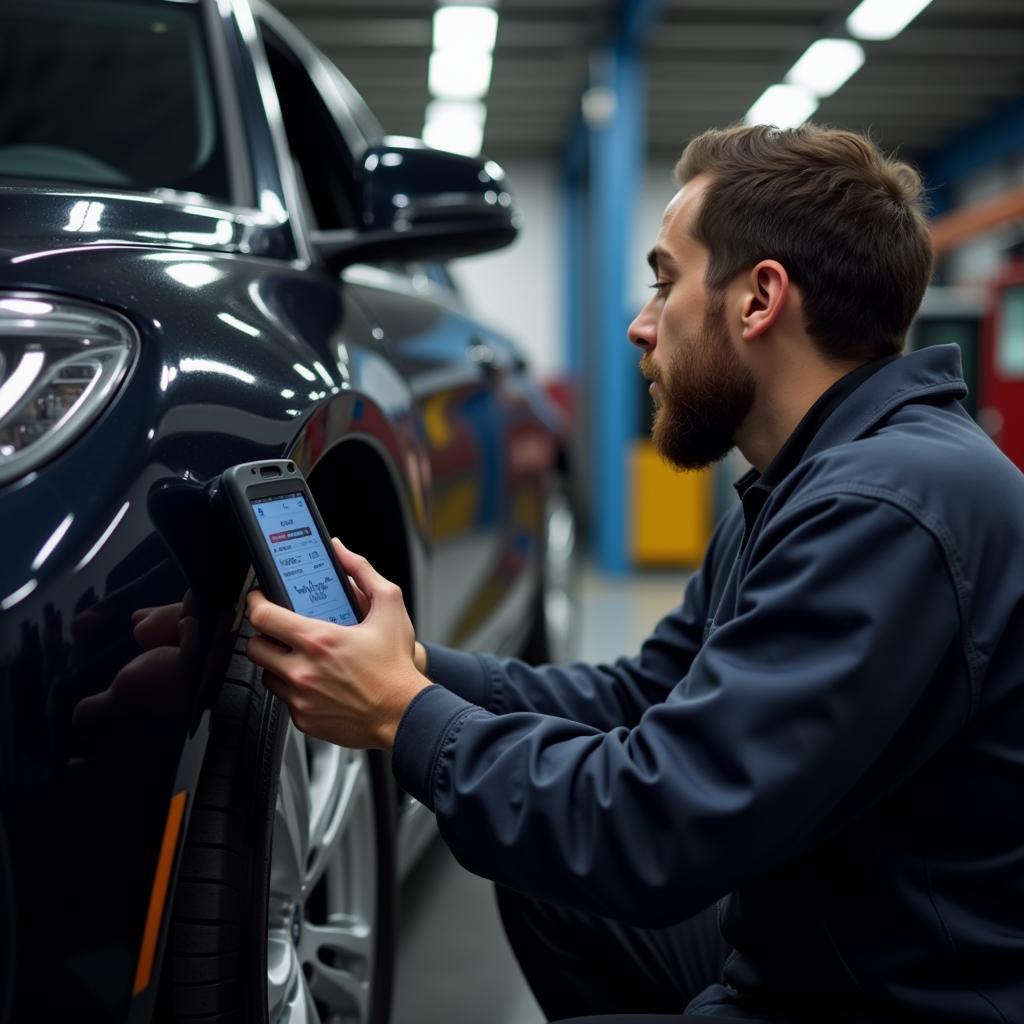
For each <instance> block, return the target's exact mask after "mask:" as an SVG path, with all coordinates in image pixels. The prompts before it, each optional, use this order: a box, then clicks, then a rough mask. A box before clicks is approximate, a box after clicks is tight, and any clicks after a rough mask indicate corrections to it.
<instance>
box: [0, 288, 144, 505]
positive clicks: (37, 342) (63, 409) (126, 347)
mask: <svg viewBox="0 0 1024 1024" xmlns="http://www.w3.org/2000/svg"><path fill="white" fill-rule="evenodd" d="M138 344H139V342H138V336H137V335H136V333H135V330H134V328H133V327H132V326H131V324H130V323H129V322H128V321H127V320H125V319H124V318H123V317H121V316H119V315H118V314H116V313H112V312H110V311H108V310H105V309H99V308H97V307H96V306H91V305H89V304H87V303H85V302H78V301H76V300H75V299H65V298H59V297H55V296H49V295H40V294H31V295H30V294H24V293H12V292H6V293H5V292H0V485H2V484H5V483H8V482H9V481H11V480H14V479H16V478H18V477H20V476H24V475H25V474H26V473H28V472H29V471H30V470H33V469H35V468H36V467H37V466H39V465H40V464H41V463H43V462H45V461H46V460H48V459H51V458H53V457H54V456H55V455H56V454H57V453H58V452H59V451H62V450H63V449H64V448H66V447H67V446H68V445H69V444H71V442H72V441H74V440H75V438H77V437H78V436H79V435H80V434H81V433H82V431H84V430H85V429H86V428H87V427H88V426H89V425H90V424H91V423H92V422H93V421H94V420H95V419H96V417H97V416H99V414H100V413H101V412H102V411H103V408H104V406H106V404H107V402H108V401H109V400H110V398H111V396H112V395H113V393H114V390H115V389H116V388H117V386H118V384H120V383H121V381H122V380H123V379H124V376H125V374H126V373H127V372H128V367H129V366H130V365H131V362H132V359H133V357H134V355H135V352H136V350H137V348H138Z"/></svg>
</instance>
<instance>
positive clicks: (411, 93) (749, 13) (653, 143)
mask: <svg viewBox="0 0 1024 1024" xmlns="http://www.w3.org/2000/svg"><path fill="white" fill-rule="evenodd" d="M275 4H276V6H277V7H279V8H280V9H281V10H282V11H283V12H284V13H285V14H286V15H287V16H288V17H289V18H290V19H291V20H292V21H294V22H295V23H296V24H297V25H298V26H299V27H300V28H301V29H302V30H303V31H304V32H305V34H306V35H307V36H308V37H309V38H310V39H312V41H313V42H314V43H315V44H316V45H317V46H318V47H319V48H320V49H321V50H322V51H323V52H324V53H326V54H327V55H328V56H329V57H330V58H331V59H332V60H334V61H335V62H336V63H337V65H338V67H339V68H341V70H342V71H343V72H344V73H345V75H347V76H348V78H349V79H350V80H351V82H352V84H353V85H354V86H355V87H356V88H357V89H358V90H359V91H360V93H362V95H363V97H364V98H365V99H366V101H367V103H369V105H370V106H371V108H372V109H373V111H374V113H375V114H376V115H377V117H378V118H379V119H380V121H381V122H382V124H383V125H384V127H385V129H386V130H387V131H388V132H390V133H392V134H400V135H415V136H418V135H420V134H421V132H422V128H423V114H424V109H425V107H426V104H427V101H428V100H429V98H430V97H429V95H428V91H427V60H428V57H429V54H430V49H431V18H432V15H433V12H434V10H435V9H436V7H437V2H436V0H275ZM855 6H856V0H771V2H766V0H666V2H665V4H664V7H663V10H662V14H661V17H660V18H659V20H658V22H657V24H656V26H655V28H654V30H653V31H652V33H651V36H650V46H649V49H648V55H647V68H648V117H647V140H648V152H649V155H650V156H651V157H653V158H659V157H661V158H667V159H674V158H675V157H677V156H678V155H679V152H680V150H681V149H682V147H683V145H684V144H685V143H686V141H687V140H688V139H689V138H691V137H692V136H693V135H695V134H697V133H698V132H700V131H702V130H703V129H704V128H707V127H711V126H716V125H717V126H720V125H725V124H728V123H730V122H733V121H737V120H739V119H741V118H742V117H743V115H744V113H745V112H746V111H747V110H748V109H749V107H750V106H751V104H752V103H753V102H754V100H756V99H757V98H758V96H760V94H761V93H762V92H763V91H764V89H765V88H766V87H767V86H769V85H771V84H773V83H775V82H780V81H781V80H782V78H783V76H784V74H785V73H786V71H787V70H788V69H789V68H790V67H791V66H792V65H793V63H794V61H795V60H796V59H797V58H798V57H799V56H800V55H801V53H803V51H804V50H805V49H806V47H807V46H808V45H809V44H810V43H811V42H813V41H814V40H815V39H818V38H821V37H822V36H829V35H838V36H843V35H845V31H844V29H843V22H844V20H845V18H846V16H847V15H848V14H849V13H850V11H851V10H852V9H853V8H854V7H855ZM615 8H616V4H615V3H614V2H612V0H498V3H497V9H498V11H499V14H500V23H499V28H498V37H497V44H496V47H495V51H494V69H493V73H492V77H491V87H490V92H489V94H488V96H487V100H486V102H487V125H486V131H485V136H484V152H485V153H486V154H487V155H488V156H491V157H493V158H495V159H497V160H506V161H507V160H513V159H518V158H522V157H544V158H550V159H558V158H559V157H560V155H561V154H562V152H563V149H564V145H565V140H566V138H567V135H568V133H569V131H570V129H571V128H572V126H573V124H574V123H575V121H576V118H577V116H578V114H577V112H578V110H579V106H580V95H581V92H582V91H583V89H584V88H585V87H586V85H587V81H588V62H589V59H590V54H591V52H592V51H593V49H594V47H595V46H596V45H597V44H598V43H600V42H601V41H602V40H604V39H607V38H608V37H609V33H610V31H611V24H612V19H613V11H614V10H615ZM862 45H863V46H864V49H865V52H866V54H867V60H866V63H865V64H864V66H863V67H862V68H861V69H860V70H859V71H858V72H857V73H856V74H855V75H854V76H853V78H852V79H850V81H849V82H847V84H846V85H844V86H843V87H842V88H841V89H840V90H839V91H838V92H837V93H836V94H835V95H834V96H832V97H830V98H828V99H825V100H823V101H822V103H821V106H820V107H819V108H818V112H817V113H816V114H815V115H814V118H815V120H817V121H821V122H825V123H829V124H834V125H839V126H842V127H847V128H854V129H858V130H868V129H870V130H871V132H872V134H873V136H874V137H875V138H876V139H877V140H878V141H879V142H881V143H882V145H883V146H885V147H887V148H890V149H895V148H899V150H900V152H901V153H902V155H904V156H906V157H910V158H915V157H916V158H921V157H923V156H925V155H926V154H927V153H928V151H930V150H933V149H936V148H938V147H941V146H942V145H943V144H944V143H945V142H947V141H948V140H950V139H952V138H953V137H955V136H956V134H957V132H958V131H960V130H962V129H964V128H965V127H967V126H969V125H970V124H972V123H974V122H976V121H978V120H980V119H983V118H985V117H986V116H987V115H989V114H991V113H992V112H994V111H996V110H997V109H998V107H999V106H1000V104H1001V103H1003V102H1005V101H1006V100H1008V99H1010V98H1011V97H1016V96H1020V95H1021V94H1022V92H1024V0H933V3H932V4H931V5H930V6H929V7H928V8H926V9H925V10H924V11H923V12H922V14H921V15H919V16H918V18H917V19H916V20H915V21H913V22H912V23H911V24H910V25H909V26H908V27H907V28H906V29H905V30H904V31H903V32H902V33H901V34H900V35H899V36H897V38H895V39H893V40H890V41H887V42H863V43H862Z"/></svg>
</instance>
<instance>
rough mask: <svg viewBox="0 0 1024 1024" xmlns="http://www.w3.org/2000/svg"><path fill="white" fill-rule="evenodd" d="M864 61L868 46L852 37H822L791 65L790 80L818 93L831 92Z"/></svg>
mask: <svg viewBox="0 0 1024 1024" xmlns="http://www.w3.org/2000/svg"><path fill="white" fill-rule="evenodd" d="M863 63H864V49H863V47H862V46H861V45H860V43H855V42H854V41H853V40H852V39H819V40H818V41H817V42H816V43H811V45H810V46H808V47H807V50H806V51H805V52H804V55H803V56H802V57H801V58H800V59H799V60H798V61H797V62H796V63H795V64H794V65H793V66H792V67H791V68H790V69H789V72H788V73H787V74H786V81H787V82H788V83H789V84H790V85H802V86H803V87H804V88H805V89H806V90H807V91H808V92H812V93H814V95H815V96H818V97H824V96H831V95H832V93H834V92H835V91H836V89H838V88H839V87H840V86H841V85H843V84H844V83H845V82H847V81H848V80H849V79H850V77H851V76H852V75H853V73H854V72H855V71H857V69H858V68H859V67H860V66H861V65H862V64H863Z"/></svg>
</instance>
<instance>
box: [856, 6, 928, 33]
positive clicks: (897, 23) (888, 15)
mask: <svg viewBox="0 0 1024 1024" xmlns="http://www.w3.org/2000/svg"><path fill="white" fill-rule="evenodd" d="M931 2H932V0H863V3H861V4H859V5H858V6H857V7H856V8H855V9H854V11H853V13H852V14H851V15H850V16H849V17H848V18H847V19H846V30H847V31H848V32H849V33H850V35H851V36H856V37H857V38H858V39H894V38H895V37H896V36H898V35H899V34H900V33H901V32H902V31H903V30H904V29H905V28H906V27H907V26H908V25H909V24H910V23H911V22H912V21H913V20H914V19H915V18H916V17H917V16H918V15H919V14H920V13H921V12H922V11H923V10H924V9H925V8H926V7H927V6H928V5H929V4H930V3H931Z"/></svg>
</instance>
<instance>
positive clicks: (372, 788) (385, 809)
mask: <svg viewBox="0 0 1024 1024" xmlns="http://www.w3.org/2000/svg"><path fill="white" fill-rule="evenodd" d="M249 635H251V628H250V627H248V623H246V628H245V629H244V630H243V635H242V637H240V641H239V645H238V647H237V648H236V653H235V654H234V655H233V657H232V661H231V665H230V668H229V672H228V676H227V678H226V680H225V682H224V685H223V686H222V688H221V693H220V696H219V699H218V702H217V705H216V707H215V709H214V711H213V716H212V720H211V727H210V739H209V743H208V746H207V750H206V756H205V759H204V762H203V768H202V772H201V775H200V779H199V784H198V786H197V789H196V796H195V802H194V806H193V808H192V814H191V819H190V822H189V828H188V833H187V835H186V837H185V841H184V844H183V847H182V853H181V858H180V867H179V871H178V878H177V887H176V891H175V897H174V906H173V909H172V916H171V921H170V931H169V936H168V942H167V954H166V957H165V961H164V977H165V983H164V985H163V989H162V990H163V992H164V994H165V999H164V1003H165V1005H166V1007H167V1009H168V1011H169V1012H168V1014H167V1016H168V1018H169V1019H170V1020H172V1021H175V1022H182V1024H183V1022H186V1021H187V1022H190V1024H196V1022H203V1024H207V1022H209V1024H228V1022H231V1024H279V1022H280V1024H285V1022H291V1024H298V1022H300V1021H302V1022H306V1024H316V1022H321V1024H342V1022H344V1024H386V1022H387V1020H388V1018H389V1015H390V1003H391V983H392V973H393V956H394V933H395V923H394V915H395V896H394V892H395V881H394V879H395V873H394V872H395V869H394V865H395V845H394V844H395V822H394V806H395V798H394V794H393V786H392V783H391V772H390V768H389V766H388V764H387V761H386V758H385V757H384V755H383V754H381V753H380V752H379V751H372V752H365V751H349V750H345V749H343V748H341V747H336V746H334V745H333V744H328V743H324V742H322V741H317V740H310V739H309V738H308V737H305V736H303V735H302V734H301V733H300V732H298V730H296V729H295V727H294V726H293V725H292V724H291V720H290V718H289V716H288V710H287V708H286V707H285V706H284V705H283V704H282V703H281V702H280V701H278V700H277V699H276V698H275V697H273V696H272V695H271V694H270V693H269V692H268V691H267V690H266V689H265V688H264V686H263V685H262V683H261V681H260V677H261V670H259V669H257V668H256V666H254V665H253V664H252V663H251V662H250V661H249V660H248V658H246V657H245V655H244V654H243V653H241V652H242V651H244V643H245V639H246V638H247V637H248V636H249Z"/></svg>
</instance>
